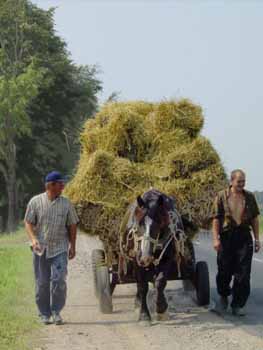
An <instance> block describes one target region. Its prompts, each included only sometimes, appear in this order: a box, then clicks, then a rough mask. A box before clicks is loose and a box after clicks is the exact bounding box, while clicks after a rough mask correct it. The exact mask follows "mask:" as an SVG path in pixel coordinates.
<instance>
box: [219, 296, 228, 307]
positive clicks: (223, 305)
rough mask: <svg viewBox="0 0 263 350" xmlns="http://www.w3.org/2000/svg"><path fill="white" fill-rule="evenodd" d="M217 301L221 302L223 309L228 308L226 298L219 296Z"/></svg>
mask: <svg viewBox="0 0 263 350" xmlns="http://www.w3.org/2000/svg"><path fill="white" fill-rule="evenodd" d="M219 303H220V304H221V308H222V309H223V310H227V308H228V298H227V297H222V296H220V299H219Z"/></svg>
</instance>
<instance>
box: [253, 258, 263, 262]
mask: <svg viewBox="0 0 263 350" xmlns="http://www.w3.org/2000/svg"><path fill="white" fill-rule="evenodd" d="M253 260H254V261H257V262H260V263H263V260H262V259H258V258H253Z"/></svg>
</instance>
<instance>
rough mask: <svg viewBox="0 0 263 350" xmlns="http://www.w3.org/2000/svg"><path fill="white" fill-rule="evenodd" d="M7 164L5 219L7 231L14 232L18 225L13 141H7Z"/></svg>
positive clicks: (14, 147)
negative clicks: (6, 215) (6, 212)
mask: <svg viewBox="0 0 263 350" xmlns="http://www.w3.org/2000/svg"><path fill="white" fill-rule="evenodd" d="M8 158H9V159H8V162H7V164H8V166H7V175H8V176H7V179H6V187H7V196H8V219H7V232H9V233H10V232H14V231H15V230H16V228H17V226H18V223H17V220H16V218H17V216H16V210H17V207H18V205H17V202H18V198H17V184H16V180H17V179H16V146H15V144H14V143H13V142H10V143H9V154H8Z"/></svg>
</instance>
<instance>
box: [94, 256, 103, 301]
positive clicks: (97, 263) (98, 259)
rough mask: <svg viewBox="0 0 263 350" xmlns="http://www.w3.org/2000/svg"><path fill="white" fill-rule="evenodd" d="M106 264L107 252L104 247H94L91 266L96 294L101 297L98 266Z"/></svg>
mask: <svg viewBox="0 0 263 350" xmlns="http://www.w3.org/2000/svg"><path fill="white" fill-rule="evenodd" d="M101 265H105V253H104V250H102V249H94V250H92V252H91V267H92V272H93V286H94V293H95V296H96V297H97V298H98V297H99V292H98V284H97V273H96V268H97V266H101Z"/></svg>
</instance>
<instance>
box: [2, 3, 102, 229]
mask: <svg viewBox="0 0 263 350" xmlns="http://www.w3.org/2000/svg"><path fill="white" fill-rule="evenodd" d="M14 8H15V9H16V11H15V12H14V11H13V10H12V9H14ZM12 11H13V12H12ZM53 16H54V9H50V10H48V11H45V10H42V9H40V8H38V7H37V6H35V5H33V4H32V3H30V2H29V1H26V0H23V1H22V0H5V1H3V0H0V45H1V53H4V55H5V56H7V55H6V53H5V52H6V51H7V48H8V49H9V51H8V54H9V57H11V56H12V55H11V53H12V50H13V46H14V45H13V46H11V45H9V46H8V47H7V46H6V42H8V43H10V42H12V41H13V42H14V43H15V42H16V39H15V38H16V37H17V34H16V30H14V28H18V29H19V31H18V32H19V35H18V37H19V38H20V40H23V45H22V43H21V45H20V46H21V47H23V50H22V54H20V56H19V55H18V57H20V59H19V63H18V62H17V61H16V60H14V59H13V61H15V66H16V67H18V69H17V72H16V75H11V76H12V77H15V79H16V80H15V82H17V79H18V78H19V77H20V75H21V74H22V75H21V79H22V77H23V79H22V81H23V83H24V87H23V88H22V85H21V84H22V83H21V81H20V80H18V82H19V84H20V85H19V88H21V90H22V91H24V93H25V94H27V95H26V96H22V95H21V96H20V100H21V101H22V100H23V101H24V105H23V107H24V114H23V116H22V115H21V117H20V119H19V120H20V126H19V128H16V129H15V130H17V132H16V134H15V136H14V140H13V143H14V144H15V148H14V149H15V158H14V159H15V160H13V163H12V164H13V166H12V169H15V170H16V188H15V191H14V192H15V195H14V196H13V197H15V202H16V204H15V205H13V204H10V207H12V208H14V207H15V213H16V214H17V220H18V216H19V209H20V216H22V214H23V211H24V206H25V203H26V202H27V200H28V199H29V198H30V197H31V196H32V195H33V194H36V193H38V192H40V191H41V189H42V186H43V177H44V175H45V174H46V173H47V172H48V171H50V170H53V169H58V170H61V171H62V172H65V173H67V174H70V173H71V172H72V170H73V168H74V166H75V163H76V161H77V159H78V154H79V144H78V141H77V139H78V134H79V131H80V129H81V128H82V124H83V121H84V120H85V119H86V118H87V117H89V116H91V115H92V114H93V113H94V111H95V110H96V107H97V97H96V95H97V93H98V91H100V90H101V83H100V82H99V81H98V80H97V78H96V75H97V70H96V67H92V66H91V67H90V66H81V67H78V66H76V65H75V64H74V63H73V62H72V61H71V59H70V55H69V53H68V51H67V47H66V44H65V42H64V41H63V40H62V39H61V38H60V37H59V36H58V35H57V34H56V33H55V30H54V19H53ZM4 28H8V29H7V32H5V30H4V31H2V29H4ZM0 61H1V63H2V62H6V61H8V62H9V61H10V60H8V59H4V57H3V54H2V56H1V57H0ZM13 61H12V62H13ZM9 63H10V62H9ZM1 67H2V66H1ZM7 67H8V69H9V70H12V69H10V67H12V65H9V66H8V64H7ZM25 74H26V75H25ZM0 76H1V78H2V77H5V76H6V70H1V73H0ZM30 79H31V83H29V81H30ZM26 83H27V84H28V85H30V87H29V88H27V87H26V85H25V84H26ZM19 88H18V87H17V90H19ZM19 91H20V90H19ZM29 92H31V95H30V96H31V98H29V95H28V94H29ZM20 93H22V92H20ZM0 96H1V95H0ZM14 96H15V95H14ZM17 96H18V95H17ZM17 96H16V97H17ZM11 100H12V99H10V98H9V97H6V101H9V103H10V101H11ZM1 115H3V114H2V113H1ZM0 120H1V116H0ZM12 125H17V124H12ZM21 125H22V126H21ZM18 130H19V131H18ZM0 137H1V136H0ZM0 147H1V146H0ZM0 167H1V170H2V173H3V174H4V177H5V182H6V178H7V176H6V173H5V172H6V167H7V164H6V161H4V160H2V161H0ZM6 186H7V188H8V184H7V182H6ZM0 195H1V194H0ZM10 197H12V195H11V196H10ZM13 202H14V200H13ZM13 216H14V215H13ZM12 220H13V219H12V217H11V218H10V220H8V222H9V221H10V222H11V221H12ZM17 220H13V221H14V222H16V221H17ZM8 229H9V231H10V230H11V229H13V227H12V228H11V229H10V224H8Z"/></svg>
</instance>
